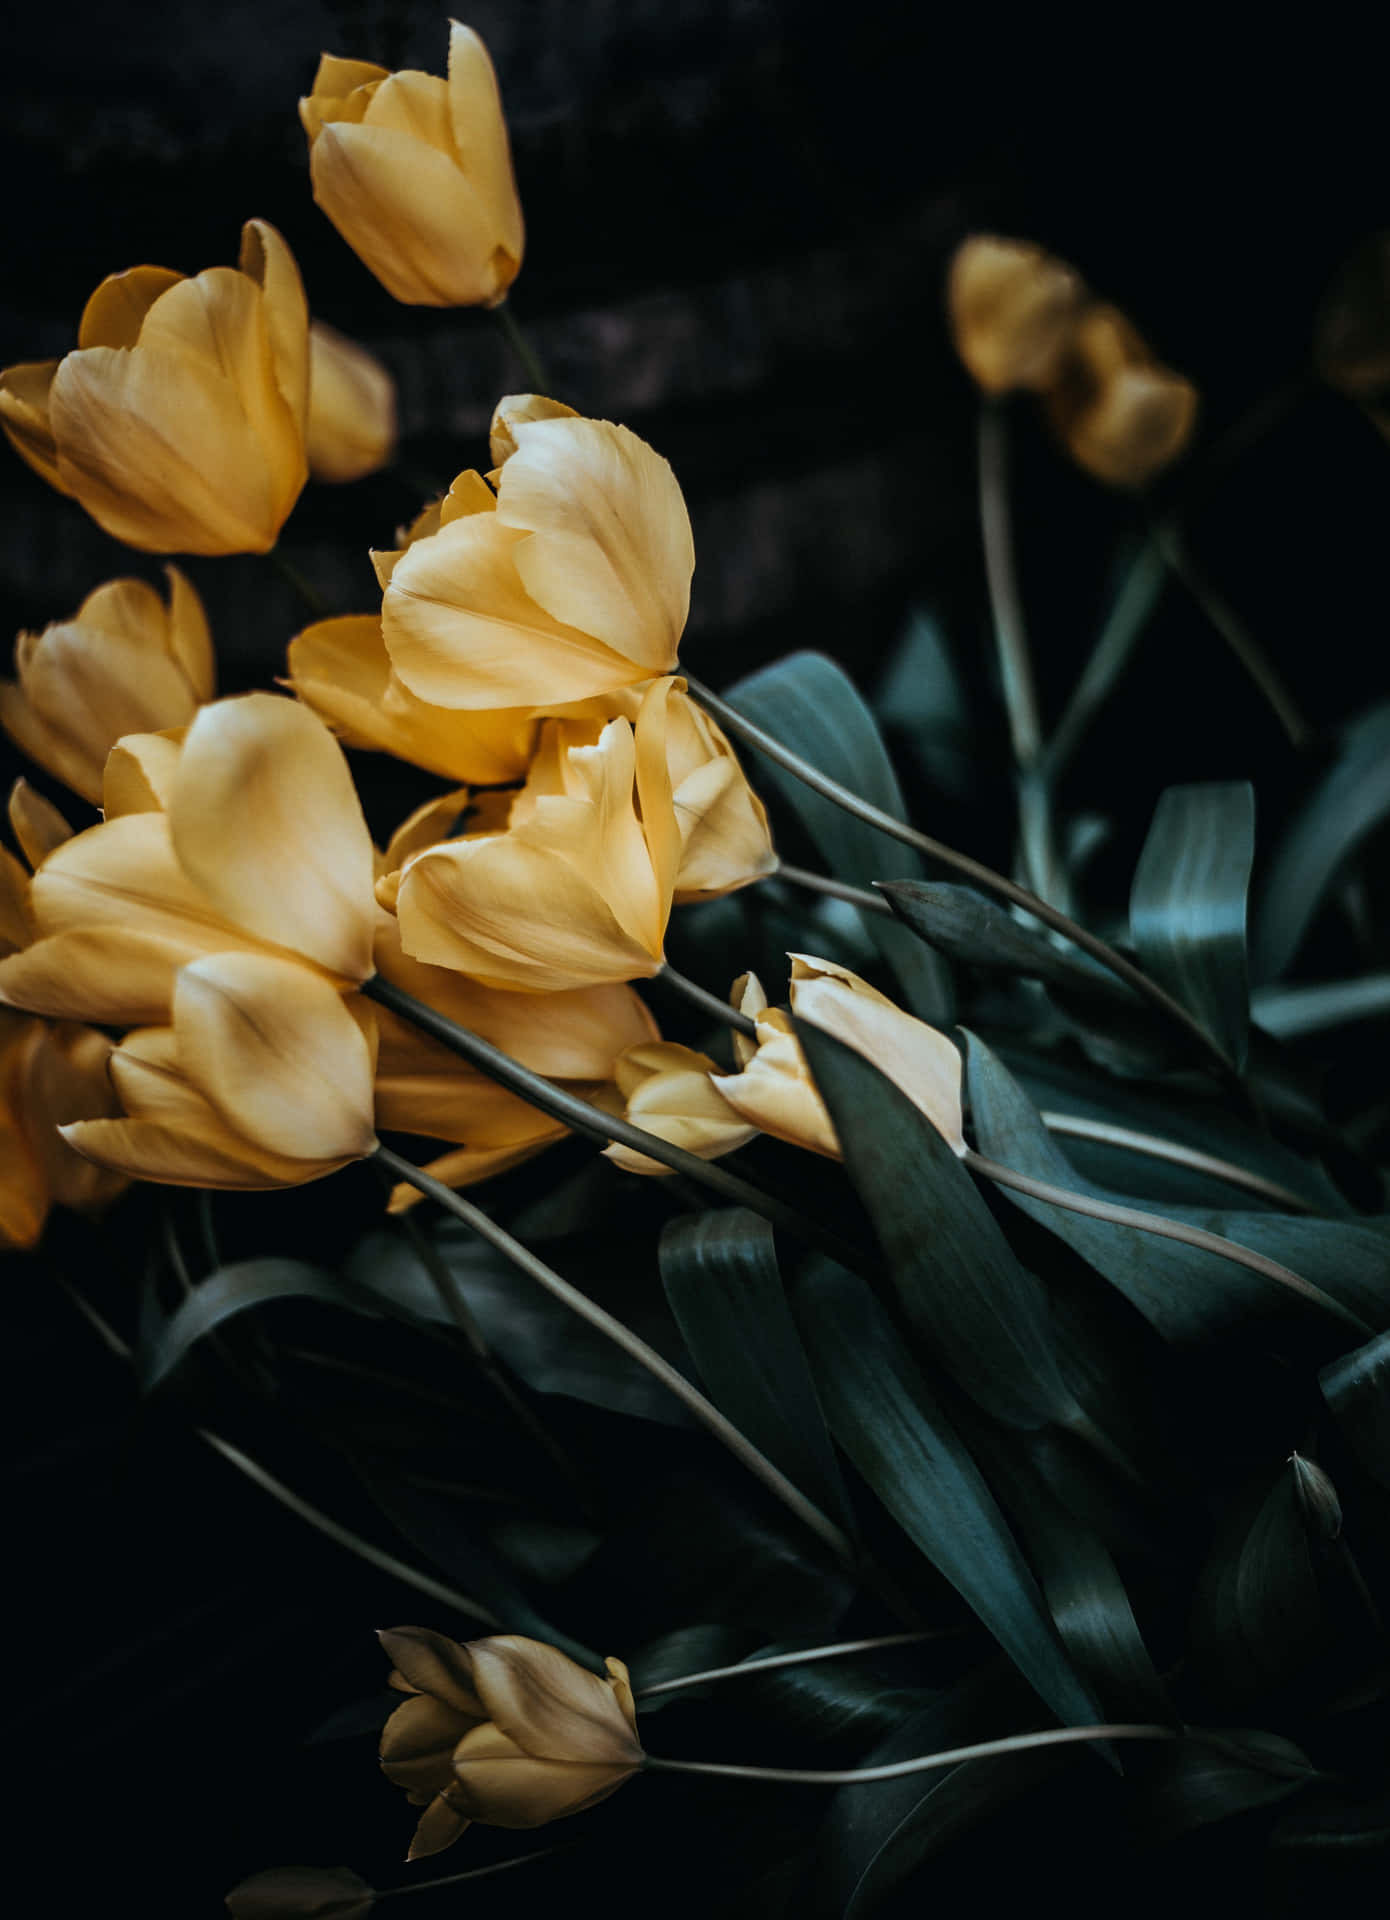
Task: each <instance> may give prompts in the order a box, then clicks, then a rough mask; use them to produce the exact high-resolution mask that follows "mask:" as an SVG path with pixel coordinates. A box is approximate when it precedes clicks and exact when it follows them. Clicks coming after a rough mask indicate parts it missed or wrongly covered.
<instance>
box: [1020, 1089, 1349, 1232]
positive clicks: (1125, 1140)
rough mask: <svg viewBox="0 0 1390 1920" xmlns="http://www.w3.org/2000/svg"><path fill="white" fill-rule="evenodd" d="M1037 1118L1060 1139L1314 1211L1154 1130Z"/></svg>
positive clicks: (1290, 1208)
mask: <svg viewBox="0 0 1390 1920" xmlns="http://www.w3.org/2000/svg"><path fill="white" fill-rule="evenodd" d="M1040 1118H1041V1120H1042V1123H1043V1125H1044V1126H1045V1127H1046V1128H1047V1130H1048V1132H1049V1133H1057V1134H1060V1135H1061V1136H1062V1138H1063V1139H1067V1140H1096V1141H1099V1142H1100V1143H1101V1145H1103V1146H1109V1147H1124V1148H1126V1149H1128V1151H1129V1152H1131V1153H1145V1154H1147V1155H1148V1156H1149V1158H1150V1159H1151V1160H1168V1161H1171V1162H1172V1164H1173V1165H1174V1166H1178V1167H1191V1168H1192V1170H1193V1171H1194V1173H1209V1174H1212V1175H1213V1176H1214V1177H1215V1178H1216V1179H1218V1180H1225V1181H1226V1182H1227V1183H1228V1184H1229V1185H1230V1186H1233V1187H1245V1188H1247V1189H1248V1190H1249V1191H1250V1192H1251V1193H1258V1194H1259V1195H1260V1196H1261V1197H1262V1198H1263V1199H1265V1200H1270V1201H1272V1202H1273V1203H1274V1205H1275V1206H1278V1207H1282V1208H1283V1209H1284V1211H1285V1212H1286V1213H1316V1212H1317V1208H1316V1207H1315V1206H1314V1205H1313V1204H1312V1202H1311V1201H1310V1200H1305V1199H1303V1198H1302V1196H1301V1195H1300V1194H1297V1193H1293V1192H1291V1191H1290V1189H1289V1188H1288V1187H1281V1186H1280V1185H1279V1183H1278V1181H1276V1180H1266V1178H1265V1177H1264V1175H1263V1174H1262V1173H1251V1172H1250V1170H1249V1168H1248V1167H1240V1166H1237V1165H1236V1163H1235V1162H1234V1161H1233V1160H1220V1159H1218V1158H1217V1156H1216V1155H1215V1154H1214V1153H1201V1152H1199V1151H1198V1149H1197V1148H1196V1147H1186V1146H1183V1145H1182V1144H1181V1142H1179V1141H1177V1140H1164V1139H1162V1138H1160V1136H1159V1135H1158V1134H1155V1133H1136V1132H1134V1131H1133V1130H1132V1129H1131V1128H1129V1127H1115V1126H1112V1125H1111V1124H1110V1122H1109V1121H1108V1120H1088V1119H1086V1118H1084V1117H1083V1116H1082V1115H1081V1114H1076V1113H1051V1112H1048V1113H1044V1114H1042V1115H1041V1116H1040Z"/></svg>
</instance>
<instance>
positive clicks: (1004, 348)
mask: <svg viewBox="0 0 1390 1920" xmlns="http://www.w3.org/2000/svg"><path fill="white" fill-rule="evenodd" d="M1085 299H1086V288H1085V285H1084V283H1083V282H1082V280H1081V277H1080V275H1079V274H1077V273H1075V272H1074V271H1073V270H1072V268H1070V267H1069V266H1067V265H1066V264H1065V263H1064V262H1063V261H1061V260H1055V259H1053V257H1052V255H1051V254H1049V253H1045V252H1044V251H1043V249H1042V248H1041V247H1037V246H1033V245H1031V244H1030V243H1029V242H1028V241H1025V240H1002V239H999V238H997V237H996V236H995V235H993V234H975V235H973V236H972V237H971V238H970V239H969V240H966V241H963V242H962V244H961V245H960V246H959V247H958V248H957V249H956V253H955V257H954V259H953V260H952V262H951V272H950V280H949V284H948V289H947V307H948V310H949V313H950V320H951V330H952V333H953V335H954V337H955V343H956V351H957V353H959V355H960V357H961V359H962V360H963V361H964V362H965V365H966V367H967V369H968V370H969V372H970V373H971V374H972V375H973V376H974V378H975V380H976V381H977V382H978V383H979V385H980V386H982V387H983V388H984V390H985V392H986V393H1007V392H1009V391H1010V389H1012V388H1015V387H1033V388H1036V389H1038V390H1043V389H1046V388H1048V387H1050V386H1051V385H1052V383H1053V381H1054V380H1055V379H1056V378H1057V374H1058V370H1059V368H1060V365H1061V359H1062V355H1063V353H1064V352H1065V350H1066V347H1067V345H1068V342H1069V341H1070V338H1071V333H1072V329H1073V327H1074V326H1075V324H1076V319H1077V315H1078V314H1079V313H1080V310H1081V307H1082V305H1083V303H1084V301H1085Z"/></svg>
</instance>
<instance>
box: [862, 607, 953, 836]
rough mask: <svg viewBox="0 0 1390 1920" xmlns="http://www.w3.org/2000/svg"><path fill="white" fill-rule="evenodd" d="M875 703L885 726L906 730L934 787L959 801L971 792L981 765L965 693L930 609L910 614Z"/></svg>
mask: <svg viewBox="0 0 1390 1920" xmlns="http://www.w3.org/2000/svg"><path fill="white" fill-rule="evenodd" d="M874 707H875V709H876V711H877V713H878V717H879V719H880V720H881V721H882V722H883V724H884V726H885V727H888V728H890V729H892V730H894V731H896V730H898V729H901V731H902V734H903V736H904V738H903V747H904V749H905V751H906V752H908V753H909V754H911V755H912V756H913V758H914V759H915V760H916V761H917V764H918V765H919V767H920V768H921V770H922V772H923V774H924V775H925V776H926V778H927V780H928V781H929V782H930V783H931V784H932V785H933V786H936V787H940V788H941V789H942V791H943V792H945V793H948V794H950V795H951V797H952V798H953V799H956V800H959V799H963V798H964V797H965V796H966V795H967V794H968V793H969V792H970V789H971V787H972V786H973V784H974V782H975V779H976V777H977V771H978V767H977V761H976V757H975V756H974V755H973V754H972V752H971V740H970V715H969V712H968V709H967V707H966V702H965V693H964V690H963V688H962V687H961V683H960V677H959V675H958V674H957V672H956V669H955V664H954V662H953V661H952V659H951V654H950V650H949V648H948V646H947V644H946V637H945V635H944V634H943V632H942V630H941V627H940V624H939V623H938V621H937V620H936V619H935V618H934V616H933V615H932V614H930V613H928V612H927V611H926V609H925V608H922V607H916V608H914V609H913V611H912V613H911V614H910V615H909V617H908V621H907V625H906V628H905V630H904V632H903V635H902V638H901V640H900V641H899V642H898V645H897V647H896V648H895V649H894V652H893V655H892V658H891V659H890V661H889V662H888V665H887V667H886V668H885V670H884V673H883V676H882V678H881V679H880V681H879V683H878V690H877V693H876V696H875V699H874Z"/></svg>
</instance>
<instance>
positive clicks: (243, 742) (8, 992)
mask: <svg viewBox="0 0 1390 1920" xmlns="http://www.w3.org/2000/svg"><path fill="white" fill-rule="evenodd" d="M150 741H154V742H155V743H156V744H158V745H161V746H163V747H165V748H168V749H170V750H171V751H172V753H173V755H174V756H175V757H174V760H173V764H172V766H171V767H168V768H165V769H163V770H161V771H158V772H157V773H156V775H155V778H156V781H157V783H158V784H159V785H161V786H162V787H163V790H164V793H165V795H166V796H167V797H166V800H165V802H164V804H163V805H162V806H158V807H157V808H156V810H152V811H147V812H132V813H124V814H121V815H120V816H119V817H118V818H115V819H110V820H107V821H106V822H105V823H104V824H103V825H102V826H99V827H92V828H90V829H89V830H88V831H87V832H86V833H79V834H77V835H76V836H75V837H74V838H73V839H71V840H69V841H67V842H66V844H64V845H62V846H60V847H58V848H57V849H56V850H55V851H54V852H52V853H50V854H49V855H48V857H47V858H46V859H45V860H44V861H43V862H42V864H41V865H40V866H39V868H38V870H37V872H36V873H35V875H34V878H33V880H32V882H31V883H30V887H29V893H28V900H27V905H26V911H27V914H28V916H29V919H30V922H31V924H32V927H33V932H34V934H35V935H36V936H37V937H36V938H35V939H34V940H33V942H32V944H30V945H28V946H26V947H25V948H24V950H23V951H22V952H19V953H16V954H14V955H12V956H11V957H10V958H8V959H5V960H0V1001H3V1002H4V1003H6V1004H8V1005H10V1006H19V1007H24V1008H26V1009H28V1010H29V1011H30V1012H33V1013H47V1014H51V1015H56V1016H59V1017H65V1018H71V1019H87V1020H92V1021H95V1022H97V1023H98V1024H100V1025H103V1026H133V1025H141V1024H147V1023H151V1022H153V1023H157V1024H162V1023H163V1022H165V1021H167V1020H168V1019H169V1010H170V1005H171V995H172V992H173V984H174V977H175V975H176V974H177V972H178V969H179V968H180V967H181V966H183V965H185V964H186V963H187V962H188V961H190V960H195V959H198V958H199V957H200V956H202V955H204V954H211V953H221V952H227V951H231V950H242V951H249V952H258V953H265V952H272V953H280V954H285V953H289V954H290V955H292V956H294V957H296V958H298V959H300V960H301V961H307V962H309V963H310V964H311V965H312V966H314V967H316V968H318V969H319V970H320V972H321V973H323V974H324V975H326V976H327V977H328V978H329V979H330V980H332V981H334V982H335V983H336V984H337V985H338V986H340V987H342V986H355V985H357V984H358V983H359V982H361V981H363V980H365V979H367V978H368V976H369V975H370V974H371V972H372V941H373V938H374V936H375V931H376V923H377V912H378V910H377V908H376V904H375V901H374V899H373V896H372V878H373V865H374V855H373V849H372V842H371V836H370V834H369V833H368V831H367V825H366V822H365V820H364V819H363V818H362V809H361V806H360V804H359V802H358V799H357V793H356V790H355V789H354V787H353V784H352V776H351V774H350V773H349V772H348V768H347V763H346V761H345V760H344V759H343V755H342V750H341V749H340V748H339V746H338V744H337V742H336V741H335V740H334V739H333V736H332V735H331V734H330V733H329V732H328V730H327V728H326V727H325V726H324V725H323V724H322V722H321V721H319V720H317V719H315V717H314V716H313V714H311V713H310V712H309V711H308V710H307V709H306V708H304V707H301V706H298V705H296V704H295V702H294V701H292V700H284V699H281V698H279V697H278V696H277V695H275V694H266V693H252V694H244V695H241V696H239V697H238V698H236V699H232V700H219V701H215V702H214V703H213V704H212V705H211V706H207V707H204V708H203V709H202V711H201V712H200V713H199V714H198V716H197V718H196V719H195V720H194V722H193V724H192V726H191V727H190V728H189V729H188V733H187V735H186V737H185V739H184V741H183V743H182V745H181V746H177V745H174V744H173V743H170V742H167V741H165V742H161V741H159V739H158V736H134V737H133V738H130V739H127V740H126V741H124V742H122V745H121V748H119V749H118V750H117V752H118V753H124V754H125V755H126V756H127V759H128V760H129V761H130V762H131V764H134V763H135V761H136V758H137V755H138V753H139V751H140V750H141V748H142V743H143V745H148V744H149V743H150ZM115 758H116V755H113V760H114V759H115ZM147 764H149V765H150V766H151V767H153V766H154V764H155V761H154V758H151V759H150V760H149V762H148V763H147ZM151 798H152V799H154V800H155V801H158V798H159V796H158V795H157V794H152V795H151Z"/></svg>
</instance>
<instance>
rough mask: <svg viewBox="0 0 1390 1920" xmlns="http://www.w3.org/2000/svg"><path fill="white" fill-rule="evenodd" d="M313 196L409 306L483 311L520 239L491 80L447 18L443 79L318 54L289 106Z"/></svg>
mask: <svg viewBox="0 0 1390 1920" xmlns="http://www.w3.org/2000/svg"><path fill="white" fill-rule="evenodd" d="M299 117H300V119H301V120H302V122H303V123H304V131H305V132H306V133H307V134H308V136H309V172H310V176H311V178H312V180H313V187H314V199H315V200H316V201H317V202H318V204H319V206H320V207H321V208H322V209H323V211H324V212H325V213H326V214H327V215H328V218H329V219H330V220H331V221H332V222H333V225H334V226H335V227H336V228H337V229H338V231H339V233H340V234H341V235H342V236H343V238H344V240H346V241H347V243H348V245H349V246H350V247H351V248H352V250H353V252H354V253H356V255H357V256H358V258H359V259H360V260H361V261H362V262H363V264H364V265H365V266H367V267H369V268H370V270H371V271H372V272H373V273H374V274H375V275H376V277H377V279H378V280H380V282H381V284H382V285H383V286H384V287H385V288H386V290H387V292H388V293H391V294H393V295H394V296H395V298H396V299H397V300H403V301H405V302H406V304H407V305H409V306H424V307H476V306H484V307H495V306H496V305H497V304H498V302H499V301H501V300H504V299H505V298H506V294H507V289H508V287H510V286H511V284H512V281H513V280H515V278H516V276H517V273H518V272H519V271H520V268H521V256H522V250H523V246H524V241H525V230H524V227H523V225H522V218H521V205H520V202H519V201H518V199H517V193H516V181H515V178H514V177H513V174H512V159H511V148H510V146H509V144H508V140H507V125H506V121H505V120H504V119H503V117H502V101H501V96H500V95H499V93H498V90H497V76H496V74H495V73H494V72H493V68H492V62H491V60H490V59H489V58H488V53H487V48H486V47H485V46H484V45H483V43H482V41H481V40H480V39H479V38H478V36H477V34H476V33H474V32H473V31H472V29H471V28H469V27H463V26H460V25H459V23H458V22H457V21H454V22H452V23H451V26H450V32H449V77H448V79H447V81H446V80H442V79H440V78H439V77H438V76H436V75H434V74H427V73H415V72H409V71H407V72H403V73H389V72H388V71H387V69H386V68H385V67H377V66H372V65H371V64H370V63H369V62H367V61H365V60H340V59H338V58H337V57H336V56H335V55H333V54H328V53H326V54H324V56H323V58H322V60H321V61H320V62H319V69H318V72H317V74H316V75H315V76H314V90H313V92H312V93H311V94H310V95H309V96H308V97H307V98H306V99H303V100H301V101H300V103H299Z"/></svg>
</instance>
